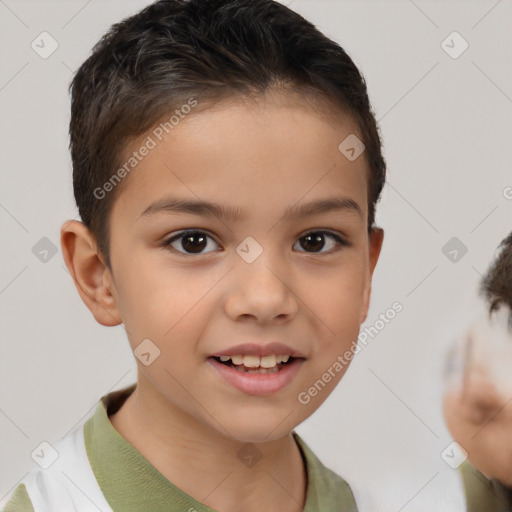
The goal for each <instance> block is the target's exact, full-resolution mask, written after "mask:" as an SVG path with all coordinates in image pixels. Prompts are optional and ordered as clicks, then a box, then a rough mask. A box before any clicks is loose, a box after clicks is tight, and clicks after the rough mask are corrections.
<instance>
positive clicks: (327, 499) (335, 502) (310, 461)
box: [293, 432, 357, 512]
mask: <svg viewBox="0 0 512 512" xmlns="http://www.w3.org/2000/svg"><path fill="white" fill-rule="evenodd" d="M293 436H294V438H295V441H296V442H297V444H298V446H299V448H300V450H301V452H302V456H303V459H304V461H305V464H306V470H307V474H308V487H307V497H306V506H305V508H304V512H316V511H322V512H323V511H329V510H337V511H340V512H341V511H343V512H357V506H356V501H355V498H354V495H353V493H352V490H351V488H350V486H349V484H348V483H347V482H346V481H345V480H344V479H343V478H342V477H341V476H339V475H338V474H336V473H335V472H334V471H332V470H331V469H329V468H327V467H326V466H324V464H323V463H322V462H321V461H320V459H319V458H318V457H317V456H316V455H315V454H314V453H313V451H312V450H311V448H309V446H308V445H307V444H306V443H305V442H304V441H303V440H302V439H301V438H300V436H299V435H298V434H297V433H296V432H293Z"/></svg>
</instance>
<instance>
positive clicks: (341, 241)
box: [160, 229, 350, 256]
mask: <svg viewBox="0 0 512 512" xmlns="http://www.w3.org/2000/svg"><path fill="white" fill-rule="evenodd" d="M192 234H196V235H197V234H199V235H206V236H207V237H208V238H211V239H212V240H213V237H212V236H211V235H209V234H208V233H207V232H205V231H201V230H198V229H188V230H185V231H180V232H179V233H177V234H175V235H173V236H171V237H170V238H167V239H166V240H163V241H162V242H161V244H160V245H161V246H162V247H163V248H165V249H167V250H171V251H173V252H177V253H178V254H181V255H183V256H201V255H204V254H209V253H210V252H215V251H209V252H206V253H204V252H202V253H201V252H200V253H192V252H183V251H179V250H177V249H174V247H171V244H172V243H173V242H175V241H176V240H179V239H181V238H184V237H186V236H187V235H192ZM313 234H323V235H328V236H329V237H331V238H333V239H334V240H335V242H336V244H337V245H336V247H335V248H333V249H330V250H329V251H318V252H315V251H311V252H310V251H299V252H304V253H306V254H333V253H335V252H338V251H340V250H342V249H343V248H344V247H348V246H349V245H350V244H349V243H348V242H347V241H346V240H345V239H344V238H342V237H341V236H340V235H338V234H337V233H334V232H332V231H327V230H322V229H318V230H311V231H308V232H306V233H304V234H303V235H302V236H300V237H299V238H298V240H300V239H302V238H305V237H306V236H308V235H313ZM215 243H216V244H217V242H215ZM217 245H219V244H217Z"/></svg>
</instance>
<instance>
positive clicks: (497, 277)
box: [480, 232, 512, 328]
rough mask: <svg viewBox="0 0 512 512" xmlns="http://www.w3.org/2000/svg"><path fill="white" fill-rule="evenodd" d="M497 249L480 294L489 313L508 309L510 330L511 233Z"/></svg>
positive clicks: (511, 301) (511, 304)
mask: <svg viewBox="0 0 512 512" xmlns="http://www.w3.org/2000/svg"><path fill="white" fill-rule="evenodd" d="M498 249H499V253H498V255H497V256H496V257H495V259H494V261H493V262H492V264H491V265H490V266H489V269H488V270H487V273H486V274H485V276H484V277H483V279H482V282H481V285H480V293H481V294H482V295H483V296H484V298H485V299H486V301H487V303H488V305H489V313H492V312H494V311H496V310H498V309H499V308H500V307H502V306H504V307H508V308H509V324H510V327H511V328H512V232H510V233H509V235H508V236H507V237H506V238H505V239H504V240H503V241H502V242H501V244H500V245H499V247H498Z"/></svg>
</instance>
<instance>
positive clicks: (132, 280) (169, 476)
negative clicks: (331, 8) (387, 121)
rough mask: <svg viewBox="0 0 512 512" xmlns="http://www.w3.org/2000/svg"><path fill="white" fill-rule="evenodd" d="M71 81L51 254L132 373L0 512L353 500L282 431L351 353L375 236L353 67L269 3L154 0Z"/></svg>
mask: <svg viewBox="0 0 512 512" xmlns="http://www.w3.org/2000/svg"><path fill="white" fill-rule="evenodd" d="M71 92H72V115H71V123H70V147H71V154H72V159H73V179H74V192H75V198H76V202H77V205H78V209H79V213H80V216H81V219H82V222H77V221H69V222H67V223H65V224H64V225H63V226H62V229H61V244H62V250H63V255H64V259H65V262H66V265H67V267H68V269H69V271H70V274H71V276H72V278H73V280H74V283H75V285H76V288H77V290H78V293H79V294H80V296H81V298H82V300H83V301H84V303H85V304H86V305H87V307H88V308H89V309H90V311H91V313H92V314H93V315H94V317H95V319H96V320H97V321H98V322H99V323H100V324H102V325H105V326H115V325H118V324H120V323H123V324H124V327H125V328H126V332H127V336H128V339H129V342H130V345H131V348H132V350H133V351H134V355H135V356H136V358H137V365H138V376H137V383H136V384H134V385H132V386H130V387H129V388H126V389H123V390H120V391H117V392H113V393H110V394H108V395H106V396H104V397H103V398H102V399H101V401H100V402H99V404H98V406H97V409H96V412H95V413H94V415H93V416H92V417H91V418H89V419H88V420H87V421H86V422H85V424H84V425H83V426H80V427H79V428H78V429H76V430H75V431H74V432H73V433H72V434H70V435H69V436H68V437H66V438H64V439H63V440H61V441H59V442H58V443H56V444H55V449H56V450H57V452H58V453H59V458H58V459H57V461H56V462H54V463H53V464H52V465H51V466H50V467H48V468H47V469H45V470H42V469H41V470H38V471H33V472H31V473H30V475H29V476H28V477H27V478H26V479H25V480H24V481H23V482H22V483H21V484H20V485H19V486H18V487H17V488H16V489H15V491H14V493H13V495H12V497H11V499H10V501H9V503H8V504H7V506H6V508H5V511H6V512H13V511H23V512H28V511H35V512H41V511H52V512H61V511H62V512H63V511H66V512H71V511H80V512H83V511H89V510H95V511H96V510H102V511H111V510H113V511H115V512H117V511H122V512H126V511H142V510H143V511H147V512H157V511H163V510H165V511H169V510H173V511H174V510H183V511H188V512H193V511H197V512H204V511H212V510H214V511H219V512H235V511H237V512H238V511H240V510H243V511H244V512H255V511H261V510H280V511H281V512H299V511H306V512H317V511H318V512H319V511H322V512H326V511H344V512H348V511H356V510H357V506H356V502H355V498H354V495H353V493H352V491H351V489H350V487H349V485H348V484H347V483H346V482H345V481H344V480H343V479H342V478H340V477H339V476H338V475H336V474H334V473H333V472H332V471H330V470H329V469H327V468H326V467H325V466H323V465H322V463H321V462H320V461H319V460H318V459H317V458H316V456H315V455H314V454H313V453H312V452H311V450H310V449H309V448H308V446H307V445H306V444H305V443H304V441H303V440H302V439H301V438H300V437H299V436H298V435H297V434H296V433H295V432H294V431H293V429H294V428H295V427H296V426H297V425H299V424H300V423H301V422H303V421H304V420H305V419H306V418H308V417H309V416H310V415H311V414H312V413H313V412H314V411H315V410H316V409H317V408H318V407H319V406H320V405H321V404H322V403H323V402H324V400H325V399H326V398H327V397H328V396H329V394H330V393H331V392H332V390H333V389H334V388H335V386H336V385H337V383H338V382H339V381H340V379H341V378H342V376H343V374H344V373H345V371H346V370H347V368H348V365H349V363H350V361H351V360H352V356H353V353H354V350H355V342H354V340H357V337H358V332H359V328H360V325H361V323H362V322H363V321H364V320H365V318H366V316H367V312H368V307H369V302H370V293H371V282H372V275H373V271H374V269H375V266H376V264H377V260H378V258H379V254H380V250H381V246H382V241H383V231H382V229H380V228H378V227H376V226H375V207H376V203H377V202H378V200H379V197H380V193H381V190H382V187H383V185H384V181H385V162H384V159H383V156H382V154H381V142H380V138H379V134H378V130H377V126H376V122H375V119H374V117H373V114H372V112H371V108H370V104H369V101H368V97H367V91H366V86H365V83H364V80H363V78H362V76H361V75H360V73H359V71H358V70H357V68H356V66H355V65H354V63H353V62H352V61H351V59H350V58H349V57H348V56H347V55H346V53H345V52H344V51H343V49H341V48H340V47H339V46H338V45H337V44H336V43H334V42H333V41H331V40H329V39H328V38H326V37H325V36H323V35H322V34H321V33H320V32H318V31H317V30H316V29H315V28H314V27H313V26H312V25H311V24H310V23H308V22H307V21H306V20H304V19H303V18H302V17H301V16H299V15H298V14H296V13H294V12H293V11H291V10H289V9H288V8H286V7H284V6H283V5H281V4H279V3H277V2H273V1H270V0H191V1H185V0H162V1H159V2H156V3H154V4H152V5H150V6H149V7H147V8H146V9H144V10H143V11H141V12H140V13H138V14H136V15H135V16H133V17H131V18H128V19H126V20H124V21H123V22H122V23H119V24H116V25H114V26H113V27H112V28H111V30H110V31H109V32H108V33H107V34H106V35H105V36H104V37H103V38H102V40H101V41H100V42H99V43H98V44H97V45H96V46H95V48H94V50H93V54H92V55H91V57H89V58H88V59H87V61H86V62H85V63H84V64H83V65H82V66H81V67H80V69H79V70H78V72H77V74H76V76H75V78H74V79H73V82H72V85H71ZM317 383H320V384H322V386H321V387H320V386H318V385H317V386H315V384H317ZM304 396H308V400H304V399H303V397H304ZM301 397H302V399H301Z"/></svg>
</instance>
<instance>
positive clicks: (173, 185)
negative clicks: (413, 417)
mask: <svg viewBox="0 0 512 512" xmlns="http://www.w3.org/2000/svg"><path fill="white" fill-rule="evenodd" d="M199 106H200V105H199ZM163 122H164V123H165V119H164V121H163ZM159 126H160V129H159V130H158V129H157V128H158V127H159ZM161 126H162V124H159V125H157V126H156V127H155V128H152V129H151V130H149V131H148V132H147V133H146V134H144V135H143V136H142V137H139V138H138V139H137V140H135V141H133V142H132V143H131V144H130V145H129V146H128V147H127V148H126V150H125V152H124V155H123V159H124V160H125V161H127V160H128V159H129V158H130V157H131V156H132V157H133V154H134V152H135V153H141V152H142V151H141V149H142V148H143V147H144V145H146V146H148V147H149V146H151V149H149V151H144V153H145V156H143V157H142V158H140V155H139V158H140V161H139V162H138V163H137V165H136V167H135V168H134V169H133V171H131V172H130V173H129V175H128V176H127V177H126V178H125V180H126V182H125V183H123V184H122V185H123V187H122V191H120V192H121V193H120V194H119V196H118V198H117V199H116V202H115V204H114V208H113V210H117V211H120V210H122V212H123V215H125V216H126V215H129V216H130V217H131V220H133V221H135V220H136V218H137V217H138V216H140V214H141V213H142V212H143V211H145V210H147V208H148V207H149V206H150V205H151V204H152V203H154V202H155V201H158V200H165V197H166V195H169V194H172V196H181V197H187V198H192V199H203V200H209V201H211V202H215V203H217V204H219V203H220V204H226V205H228V206H230V207H233V208H236V209H237V210H238V211H239V212H240V214H243V212H244V211H245V210H247V211H249V210H251V208H254V209H259V210H266V211H269V210H272V209H277V207H278V206H279V205H284V204H287V205H288V204H290V205H291V204H297V203H299V202H300V201H302V200H312V199H314V198H319V197H321V198H326V196H327V197H334V196H336V197H340V196H343V197H348V198H349V199H352V200H353V201H355V202H356V203H357V204H358V205H359V207H360V209H361V212H362V213H365V212H366V211H367V204H366V203H367V184H366V181H367V175H368V169H367V164H366V159H365V158H364V156H365V155H364V154H363V155H361V157H360V158H357V159H355V160H353V161H351V160H349V159H347V157H346V156H345V155H344V154H343V153H342V152H341V151H340V149H339V145H340V143H342V141H344V140H345V139H346V138H347V137H349V136H359V130H358V127H357V124H356V122H355V121H354V119H353V118H352V117H351V116H349V115H347V114H346V113H344V112H342V111H341V109H338V110H335V109H334V108H333V106H332V105H330V104H329V103H328V102H322V101H316V100H309V101H308V100H305V99H304V98H303V97H296V96H293V95H291V96H289V97H285V96H283V95H267V96H266V97H264V98H260V99H259V100H257V101H256V100H247V99H243V100H228V101H222V102H220V103H217V104H215V105H213V106H211V107H209V108H203V109H198V111H197V112H191V113H190V114H189V115H184V116H182V117H180V118H179V120H178V122H175V123H174V124H173V125H172V127H171V125H166V126H167V130H162V128H161ZM162 131H164V133H163V134H162V133H161V132H162ZM167 132H168V133H167ZM359 138H361V137H360V136H359ZM244 207H245V208H244ZM281 209H282V208H281Z"/></svg>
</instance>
